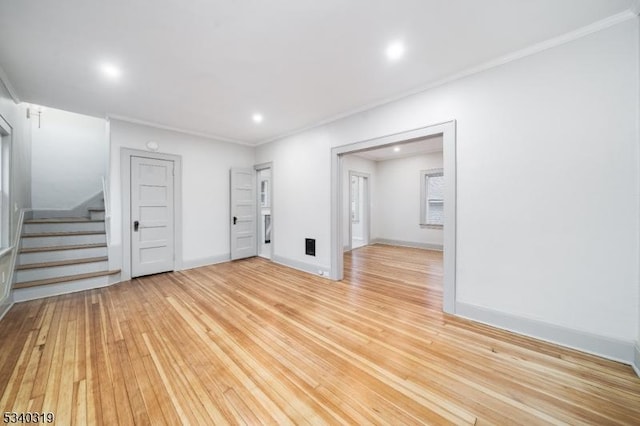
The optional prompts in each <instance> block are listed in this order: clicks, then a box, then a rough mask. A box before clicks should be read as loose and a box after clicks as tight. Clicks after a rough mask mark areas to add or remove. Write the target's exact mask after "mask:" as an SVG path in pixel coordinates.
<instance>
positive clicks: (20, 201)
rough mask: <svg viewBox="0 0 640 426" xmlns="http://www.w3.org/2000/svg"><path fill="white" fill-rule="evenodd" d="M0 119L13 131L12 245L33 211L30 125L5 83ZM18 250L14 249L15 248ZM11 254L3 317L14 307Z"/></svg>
mask: <svg viewBox="0 0 640 426" xmlns="http://www.w3.org/2000/svg"><path fill="white" fill-rule="evenodd" d="M0 115H1V116H2V117H3V118H4V119H5V120H6V121H7V122H8V123H9V125H10V126H11V128H12V142H11V145H12V152H11V178H10V179H11V182H10V186H11V189H10V191H11V193H10V197H11V203H10V204H11V207H10V212H11V219H10V226H9V228H10V231H11V232H10V234H11V235H10V241H11V244H13V242H14V241H15V238H16V234H17V227H18V221H19V216H20V210H21V209H27V208H30V207H31V123H30V122H29V120H27V119H26V107H25V106H24V105H23V104H20V105H16V104H15V102H13V100H12V99H11V97H10V96H9V93H8V92H7V90H6V89H5V87H4V85H3V84H2V82H0ZM14 250H15V248H14ZM12 254H13V253H12V252H9V253H7V254H6V255H4V256H2V257H0V276H4V277H5V279H4V281H3V282H2V281H0V314H3V313H4V311H5V309H6V308H7V307H8V305H9V304H10V303H11V299H10V297H9V296H10V295H9V293H8V290H9V286H10V284H11V282H10V281H9V277H10V275H11V255H12Z"/></svg>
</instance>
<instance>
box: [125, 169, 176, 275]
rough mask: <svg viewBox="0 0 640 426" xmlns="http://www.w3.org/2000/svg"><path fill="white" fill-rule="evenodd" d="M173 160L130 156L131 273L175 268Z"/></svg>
mask: <svg viewBox="0 0 640 426" xmlns="http://www.w3.org/2000/svg"><path fill="white" fill-rule="evenodd" d="M173 166H174V164H173V161H167V160H157V159H153V158H144V157H131V223H130V224H129V225H130V226H131V276H132V277H139V276H141V275H149V274H157V273H159V272H166V271H173V270H174V223H173V219H174V217H173V214H174V206H173V203H174V198H173V170H174V169H173Z"/></svg>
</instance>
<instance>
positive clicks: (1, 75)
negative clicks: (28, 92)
mask: <svg viewBox="0 0 640 426" xmlns="http://www.w3.org/2000/svg"><path fill="white" fill-rule="evenodd" d="M0 82H1V83H2V85H3V86H4V87H5V88H6V89H7V92H9V96H11V99H13V102H15V103H17V104H19V103H20V98H19V97H18V92H16V89H15V88H14V87H13V85H12V84H11V82H10V81H9V77H8V76H7V73H6V72H4V69H2V67H1V66H0Z"/></svg>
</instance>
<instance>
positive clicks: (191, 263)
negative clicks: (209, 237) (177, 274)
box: [180, 253, 231, 271]
mask: <svg viewBox="0 0 640 426" xmlns="http://www.w3.org/2000/svg"><path fill="white" fill-rule="evenodd" d="M230 261H231V253H225V254H221V255H218V256H207V257H203V258H200V259H193V260H185V261H183V262H182V269H180V270H181V271H185V270H187V269H195V268H202V267H203V266H210V265H216V264H218V263H225V262H230Z"/></svg>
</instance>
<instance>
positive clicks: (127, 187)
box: [120, 148, 182, 281]
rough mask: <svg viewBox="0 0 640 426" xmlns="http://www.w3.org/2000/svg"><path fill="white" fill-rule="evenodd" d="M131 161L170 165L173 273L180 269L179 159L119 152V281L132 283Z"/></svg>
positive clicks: (180, 173) (180, 188)
mask: <svg viewBox="0 0 640 426" xmlns="http://www.w3.org/2000/svg"><path fill="white" fill-rule="evenodd" d="M131 157H144V158H152V159H155V160H165V161H173V167H174V169H173V170H174V174H173V221H174V223H173V250H174V252H173V254H174V256H173V270H174V271H179V270H181V269H182V157H181V156H180V155H174V154H164V153H159V152H149V151H141V150H137V149H130V148H121V149H120V182H121V184H122V188H121V193H122V223H121V226H122V268H121V271H120V276H121V277H122V281H127V280H130V279H131Z"/></svg>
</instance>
